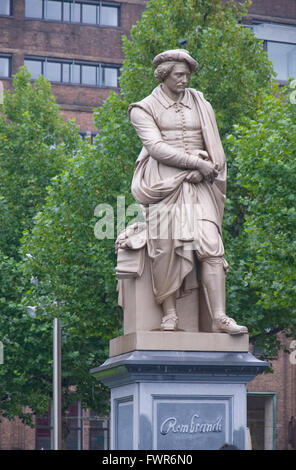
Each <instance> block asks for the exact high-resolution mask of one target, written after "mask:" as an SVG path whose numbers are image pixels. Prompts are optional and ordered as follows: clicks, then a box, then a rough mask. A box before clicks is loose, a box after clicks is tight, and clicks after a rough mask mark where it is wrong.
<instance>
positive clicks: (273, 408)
mask: <svg viewBox="0 0 296 470" xmlns="http://www.w3.org/2000/svg"><path fill="white" fill-rule="evenodd" d="M145 6H146V0H116V1H99V0H75V1H74V0H0V30H1V35H0V80H1V81H2V83H3V84H4V88H11V87H12V75H13V74H15V73H16V72H17V71H18V68H19V67H20V66H22V65H24V64H25V65H27V67H28V69H29V71H30V73H31V75H32V79H34V78H36V77H37V76H38V75H39V74H43V75H44V76H46V77H47V78H48V79H49V80H50V81H51V84H52V91H53V93H54V94H55V96H56V99H57V102H58V103H59V105H60V106H61V111H62V113H63V115H64V116H65V119H70V118H75V119H76V122H77V124H78V125H79V127H80V131H81V134H95V133H96V128H95V126H94V123H93V109H94V108H96V107H99V106H100V105H101V104H102V103H103V101H104V100H105V99H106V98H107V97H108V95H109V93H110V90H115V91H117V92H119V85H118V79H119V75H120V66H121V65H122V62H123V59H124V56H123V52H122V36H123V35H127V36H128V34H129V30H130V28H131V26H132V25H133V24H135V23H136V21H137V20H138V19H139V18H140V16H141V14H142V12H143V11H144V9H145ZM243 23H244V24H245V25H246V27H250V28H252V29H253V31H254V34H255V35H256V36H257V37H258V38H259V39H262V41H263V47H264V48H265V50H266V51H267V53H268V55H269V58H270V60H271V61H272V62H273V65H274V69H275V72H276V74H277V79H278V80H279V81H280V82H281V83H286V81H287V80H288V78H289V77H292V78H296V2H295V0H253V5H252V7H251V8H250V10H249V13H248V15H247V17H246V18H244V20H243ZM281 339H282V341H283V344H284V345H285V346H286V348H289V347H290V346H291V344H290V342H289V341H287V340H286V339H285V338H284V337H281ZM293 347H294V346H293ZM295 348H296V345H295ZM295 348H294V349H295ZM290 350H291V351H292V352H293V348H290ZM291 351H290V352H288V353H286V352H281V353H280V355H279V357H278V358H277V359H275V360H274V361H272V365H273V369H274V372H273V373H272V374H264V375H262V376H258V377H257V378H256V379H255V380H254V381H252V382H251V383H250V384H249V385H248V426H249V429H250V432H251V438H252V444H253V448H254V449H269V450H271V449H293V448H295V447H296V418H295V416H296V393H295V392H296V390H295V388H296V364H295V362H296V361H293V360H291V357H294V356H293V355H292V352H291ZM255 353H256V351H255ZM68 421H69V429H70V432H69V437H68V441H67V446H68V448H78V449H107V448H108V447H109V441H108V420H107V419H106V418H102V417H99V416H96V415H94V414H93V413H91V412H90V411H89V410H82V409H81V406H80V404H79V403H76V404H73V407H72V408H71V409H69V412H68ZM35 424H36V428H35V429H32V428H29V427H27V426H24V425H22V424H21V423H20V421H19V420H15V421H14V422H10V421H7V420H5V419H4V420H3V421H2V423H0V449H35V448H36V449H40V448H50V447H51V445H52V444H51V442H52V419H51V413H50V411H49V413H48V414H47V415H46V416H45V417H43V418H42V419H41V418H38V417H36V421H35Z"/></svg>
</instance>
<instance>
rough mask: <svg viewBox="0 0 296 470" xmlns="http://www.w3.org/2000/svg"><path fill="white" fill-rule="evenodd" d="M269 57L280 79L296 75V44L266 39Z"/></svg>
mask: <svg viewBox="0 0 296 470" xmlns="http://www.w3.org/2000/svg"><path fill="white" fill-rule="evenodd" d="M266 45H267V54H268V58H269V59H270V60H271V62H272V63H273V68H274V71H275V72H276V74H277V79H278V80H288V79H289V78H295V77H296V44H287V43H285V42H274V41H266Z"/></svg>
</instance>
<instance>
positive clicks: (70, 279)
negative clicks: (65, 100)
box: [0, 0, 273, 414]
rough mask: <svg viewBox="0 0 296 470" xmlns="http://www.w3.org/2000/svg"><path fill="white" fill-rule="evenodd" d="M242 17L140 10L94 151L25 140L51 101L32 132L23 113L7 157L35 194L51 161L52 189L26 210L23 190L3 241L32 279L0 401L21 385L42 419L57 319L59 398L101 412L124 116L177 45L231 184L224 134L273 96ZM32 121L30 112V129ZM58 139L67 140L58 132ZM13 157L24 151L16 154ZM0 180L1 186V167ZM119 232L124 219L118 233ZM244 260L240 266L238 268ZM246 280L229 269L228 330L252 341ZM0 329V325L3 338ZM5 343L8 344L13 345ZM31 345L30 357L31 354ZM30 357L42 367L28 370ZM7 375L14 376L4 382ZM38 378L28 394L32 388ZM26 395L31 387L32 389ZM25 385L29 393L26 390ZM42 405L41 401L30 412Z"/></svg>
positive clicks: (251, 299)
mask: <svg viewBox="0 0 296 470" xmlns="http://www.w3.org/2000/svg"><path fill="white" fill-rule="evenodd" d="M246 6H247V3H245V4H243V5H239V4H238V3H237V2H234V1H231V2H228V3H227V4H226V5H224V6H223V7H222V6H221V2H220V1H219V0H211V1H209V0H151V1H150V2H148V3H147V10H146V11H145V12H144V14H143V16H142V18H141V19H140V20H139V21H138V23H137V24H136V25H135V26H134V27H133V28H132V30H131V37H130V39H129V40H128V39H127V38H124V53H125V61H124V65H123V68H122V73H121V94H120V95H118V94H115V93H111V94H110V96H109V98H108V99H107V100H106V101H105V103H104V105H103V106H102V107H101V108H100V109H97V110H95V123H96V126H97V128H98V131H99V134H98V136H97V138H96V141H95V143H94V146H91V145H90V144H89V143H88V142H80V143H79V144H78V143H77V139H76V137H75V136H76V135H77V134H75V132H74V131H73V130H72V131H71V132H70V136H72V137H73V133H74V137H73V139H74V140H73V142H72V141H71V139H70V143H69V144H68V143H67V142H68V140H67V139H66V138H65V137H64V138H62V139H61V141H60V140H59V138H55V139H54V141H52V140H50V139H49V137H48V139H49V140H47V137H46V136H47V135H52V134H50V132H49V130H48V132H47V131H46V130H45V128H44V126H41V131H38V132H37V131H36V132H35V126H34V122H35V123H36V125H38V122H39V118H40V122H41V123H44V124H46V123H47V121H48V118H47V110H46V108H47V106H48V107H49V110H50V109H51V106H53V104H52V102H51V99H49V103H46V104H45V105H44V106H43V105H42V109H43V111H42V113H41V112H40V115H39V114H35V115H34V120H32V122H31V121H30V119H29V118H28V117H27V114H26V110H25V109H24V110H23V115H24V118H23V121H22V122H23V124H22V125H20V126H17V125H16V127H15V132H20V137H19V140H18V141H19V147H18V146H17V145H16V146H15V147H14V148H12V147H11V155H13V156H14V158H16V161H18V160H17V156H19V155H20V153H21V154H22V158H25V160H24V164H23V166H24V168H31V170H30V178H31V179H34V178H35V179H34V182H36V181H37V179H38V178H43V176H42V175H41V173H42V172H43V171H45V170H44V168H47V169H48V168H49V167H48V166H46V165H49V163H50V162H53V161H52V159H51V158H50V156H51V155H55V156H56V160H55V162H56V163H55V165H56V166H55V167H54V168H53V171H52V172H51V173H50V172H49V173H50V177H51V180H50V182H49V180H47V182H46V184H44V185H43V183H42V185H40V197H39V196H38V198H36V200H34V198H33V199H32V196H31V193H30V191H31V190H32V184H31V183H30V184H29V185H27V186H26V188H27V189H26V192H24V196H25V197H26V198H25V199H24V202H22V204H23V207H24V208H30V207H31V209H30V212H29V213H26V214H27V219H20V220H22V221H23V222H22V225H21V226H20V227H19V228H18V230H17V231H16V232H15V234H14V235H13V239H14V240H15V242H14V246H17V240H19V238H18V237H19V236H20V234H21V233H22V232H23V230H24V229H25V235H24V237H23V242H22V247H21V253H22V256H23V258H22V260H21V265H20V266H21V273H22V277H23V278H24V279H25V280H26V282H29V280H30V279H32V280H33V281H34V280H35V281H36V280H37V279H38V282H37V281H36V282H35V281H34V282H30V283H29V284H28V285H27V286H26V289H25V293H24V291H22V303H21V305H18V307H17V308H16V307H14V306H13V307H12V313H10V311H9V310H8V305H9V304H8V303H7V301H5V302H6V303H5V309H6V310H5V315H6V317H4V318H5V319H6V320H7V316H8V315H10V317H9V318H10V319H11V315H15V318H16V321H17V323H16V324H15V328H16V329H17V332H18V333H17V334H16V333H15V332H14V328H13V323H12V322H11V323H10V325H12V326H11V328H12V329H10V330H9V329H7V327H5V328H6V330H5V332H6V333H5V338H4V339H5V341H6V342H5V349H7V354H8V355H7V356H6V358H9V357H10V358H11V360H9V361H6V368H2V369H0V374H1V375H0V377H1V380H2V379H3V380H4V382H3V380H2V383H4V387H3V390H7V391H8V390H10V389H11V390H12V389H13V387H14V384H15V383H17V380H19V387H18V388H17V387H16V388H15V390H16V391H17V390H21V388H22V387H23V389H22V390H23V404H28V405H29V406H31V408H32V409H33V410H34V409H37V408H34V407H35V404H36V406H37V403H39V404H40V406H41V407H42V406H43V405H44V409H45V408H46V406H45V402H46V403H48V401H49V399H50V393H51V388H50V384H49V374H50V366H51V362H50V361H51V359H50V357H51V356H50V353H49V351H50V342H51V336H50V331H49V321H50V319H51V318H52V317H53V316H58V317H59V318H60V319H61V321H62V325H63V365H62V370H63V386H64V404H65V405H66V404H67V403H69V402H70V400H71V399H73V397H71V396H69V387H70V386H71V385H72V386H74V385H75V390H76V398H75V399H81V400H82V402H83V405H84V406H89V407H92V408H93V409H94V410H97V411H99V410H103V409H104V404H105V398H106V395H105V391H104V389H101V388H99V386H98V384H96V383H95V380H94V379H93V377H92V376H91V375H90V374H89V369H90V368H91V367H94V366H97V365H99V364H101V363H102V362H103V360H104V358H105V357H106V356H107V354H108V352H107V351H108V339H110V338H111V337H114V336H116V335H118V333H119V332H120V328H121V320H122V312H121V309H120V308H119V307H118V306H117V293H116V278H115V269H114V268H115V264H116V258H115V253H114V241H115V240H114V239H115V238H116V235H117V231H116V229H117V222H118V221H119V220H118V214H117V207H118V197H119V196H120V197H122V196H124V197H125V205H126V207H127V206H128V205H129V204H130V203H132V202H133V198H132V196H131V194H130V184H131V178H132V174H133V171H134V165H135V160H136V157H137V155H138V153H139V151H140V148H141V143H140V141H139V139H138V137H137V136H136V133H135V132H134V130H133V129H132V127H131V125H130V123H129V121H128V116H127V108H128V105H129V104H130V103H131V102H135V101H138V100H140V99H141V98H143V97H144V96H146V95H148V94H149V93H150V92H151V91H152V89H153V88H154V87H155V86H156V85H157V83H156V81H155V79H154V77H153V67H152V59H153V57H154V56H155V55H156V54H158V53H159V52H161V51H163V50H165V49H172V48H178V47H180V45H179V42H178V40H179V39H183V40H186V41H187V43H186V48H187V49H189V50H190V53H191V54H192V55H193V57H195V58H196V59H197V60H198V62H199V63H200V68H199V72H198V73H197V74H196V75H194V76H193V77H192V81H191V84H190V86H192V87H194V88H197V89H200V90H201V91H203V92H204V94H205V97H206V98H207V99H209V101H211V103H212V104H213V106H214V109H215V112H216V115H217V119H218V125H219V128H220V131H221V136H222V138H223V140H224V142H226V143H227V144H226V148H227V149H228V155H227V157H228V160H229V169H230V174H231V175H234V176H235V177H236V171H237V165H238V160H237V159H238V158H239V157H238V156H237V157H236V151H235V150H234V140H235V139H236V137H233V139H234V140H232V141H231V140H230V141H226V136H227V134H228V133H230V132H231V131H232V128H233V125H234V124H240V125H242V124H243V125H244V126H245V128H246V129H248V122H249V119H253V120H254V119H255V117H256V113H257V110H258V109H260V108H261V107H262V106H265V101H264V96H265V94H266V92H268V93H271V91H272V80H271V78H272V75H273V72H272V68H271V66H270V63H269V62H268V60H267V57H266V54H265V53H264V52H263V48H262V44H261V43H260V41H258V40H257V39H256V38H255V37H254V36H253V34H252V32H251V31H250V30H248V29H247V28H245V27H244V26H242V25H241V24H239V23H238V20H240V19H241V18H242V16H243V15H244V14H245V13H246ZM45 83H46V82H45ZM35 90H36V85H35ZM20 95H21V94H20ZM11 100H12V98H11ZM30 100H31V99H30ZM30 100H27V102H26V103H24V108H26V109H27V108H28V109H31V108H30V104H29V101H30ZM32 112H33V111H30V112H29V117H30V113H32ZM43 113H44V114H43ZM49 115H50V113H49ZM43 118H44V119H43ZM26 119H27V121H26ZM27 124H28V125H27ZM5 125H6V124H5ZM30 128H31V132H29V129H30ZM56 128H58V129H59V125H57V123H55V125H54V129H56ZM26 129H28V131H27V130H26ZM63 129H64V128H63ZM7 132H8V131H7ZM26 132H28V134H29V135H30V136H31V135H34V138H32V139H31V143H30V145H29V144H26V147H22V146H21V141H22V140H24V141H25V142H27V141H28V139H27V138H26V136H27V134H26ZM40 132H41V137H40ZM65 132H66V133H67V131H66V130H65ZM3 134H5V133H3ZM10 135H11V134H10ZM22 136H24V137H25V138H23V137H22ZM30 138H31V137H30ZM35 139H36V142H35ZM38 139H39V140H38ZM10 141H11V139H8V141H7V143H6V145H7V146H8V149H9V146H12V145H13V143H11V142H10ZM59 142H60V143H59ZM71 142H72V143H71ZM68 145H69V146H68ZM237 145H239V144H237ZM19 148H20V149H22V150H21V152H20V150H19ZM31 148H32V149H34V151H36V152H39V157H38V153H36V164H38V165H39V160H40V158H41V159H42V158H43V155H45V156H47V157H46V158H47V159H46V162H47V163H46V164H45V161H44V165H45V166H43V167H42V166H40V167H39V169H38V171H37V172H36V173H38V174H37V175H36V176H34V175H35V173H34V168H35V165H33V164H32V165H31V161H30V152H31ZM68 148H69V149H70V151H68ZM40 149H42V152H41V151H40ZM237 152H238V151H237ZM65 155H66V158H65V159H64V157H65ZM34 158H35V157H34ZM59 159H60V160H59ZM234 160H235V161H234ZM59 161H62V162H63V163H62V169H61V167H59V165H58V162H59ZM26 162H27V163H26ZM3 165H4V164H3ZM30 165H31V166H30ZM60 170H61V171H60ZM1 171H3V174H6V175H7V176H9V171H8V170H7V169H6V168H5V165H4V166H3V169H1ZM46 171H47V170H46ZM5 172H6V173H5ZM49 173H48V175H49ZM234 176H231V177H232V178H233V183H231V185H230V188H229V190H228V198H229V202H228V205H227V209H226V217H225V237H226V240H227V241H228V246H229V248H227V250H228V258H229V259H230V261H233V260H234V261H236V260H240V259H242V257H243V256H244V255H245V253H246V252H247V245H244V243H243V241H242V238H241V237H242V236H243V235H241V234H242V233H245V231H244V222H245V220H246V219H245V210H246V206H247V205H248V199H244V198H243V195H242V193H241V191H242V189H243V191H244V193H243V194H246V197H249V194H250V192H248V191H247V190H248V188H245V187H244V183H243V182H242V180H240V179H238V180H236V181H235V182H234ZM17 177H18V178H19V181H22V184H23V186H22V187H25V182H26V181H29V179H28V178H23V179H22V174H21V171H20V175H18V176H17ZM30 181H31V180H30ZM42 181H43V180H42ZM11 184H13V183H11ZM34 184H35V183H34ZM7 186H9V185H7ZM41 186H42V189H41ZM9 187H10V186H9ZM38 187H39V186H38ZM45 188H46V192H45ZM8 193H9V189H7V191H6V192H5V195H4V197H3V198H2V199H1V201H0V205H1V211H2V212H3V214H6V215H5V217H6V219H7V222H6V223H7V224H9V226H10V227H13V224H10V222H9V218H10V217H12V219H13V220H16V219H17V218H18V217H19V214H20V212H21V210H22V209H20V208H19V207H17V206H18V204H17V202H15V201H14V202H11V201H13V197H12V196H13V191H11V197H10V198H9V197H8ZM3 194H4V193H3ZM34 194H35V193H34ZM45 194H46V198H45V201H44V196H45ZM31 199H32V200H33V202H32V204H31V202H30V201H31ZM21 201H22V200H21V199H20V202H21ZM28 203H29V205H28ZM103 203H105V204H109V205H110V206H111V207H112V210H113V212H114V218H115V220H114V228H115V233H114V238H112V239H108V238H106V239H104V240H97V239H96V238H95V236H94V227H95V224H96V222H97V217H98V216H99V213H98V212H95V208H96V207H97V205H98V204H103ZM9 204H11V205H12V206H13V207H14V205H15V206H16V209H15V212H14V210H13V211H12V212H10V210H6V208H7V207H8V205H9ZM41 207H42V209H41ZM17 211H19V212H17ZM10 214H13V216H12V215H10ZM15 214H16V215H15ZM34 214H35V215H34ZM33 215H34V217H33V218H32V216H33ZM12 219H11V220H12ZM3 220H4V219H3ZM127 220H128V217H126V220H125V222H126V221H127ZM11 230H16V229H15V228H14V229H13V228H12V229H11ZM3 236H4V235H3ZM3 244H4V241H3ZM14 250H15V249H14ZM7 253H8V252H7ZM7 253H6V254H5V256H7ZM27 254H30V257H27V256H26V255H27ZM247 255H248V252H247ZM250 259H251V258H250V257H248V256H247V257H246V260H250ZM2 261H3V263H4V264H3V266H5V269H6V270H8V271H7V272H9V276H10V277H13V276H14V275H16V274H15V273H14V267H13V265H11V263H10V259H9V258H4V259H3V260H2ZM246 262H247V261H246ZM245 269H246V270H247V271H248V269H249V268H248V267H247V268H246V267H245V265H244V266H241V265H240V264H239V262H238V261H237V263H236V264H235V262H234V263H232V273H233V274H232V281H233V283H232V284H231V287H230V292H229V306H230V311H231V314H232V313H233V314H234V316H235V317H236V318H239V317H240V316H242V317H243V319H244V320H246V323H247V324H248V326H249V327H251V331H252V332H253V333H254V332H255V333H256V332H257V331H259V329H260V321H261V320H260V318H261V317H260V312H261V310H262V308H263V307H262V305H261V306H260V308H259V307H258V305H257V301H258V294H257V292H256V288H253V287H252V289H247V290H244V289H243V287H244V282H245V277H244V276H245ZM3 272H4V271H3ZM236 276H237V277H236ZM236 293H239V294H241V293H242V297H240V301H243V300H244V301H245V302H246V305H247V304H248V305H250V308H251V307H252V308H253V307H254V308H255V307H256V308H255V310H254V312H256V313H254V317H252V318H251V315H250V312H249V311H248V312H247V311H246V308H245V309H243V310H241V309H240V304H239V303H238V299H237V297H236ZM28 304H30V305H35V306H36V307H37V316H36V321H34V322H32V321H31V322H30V319H29V318H28V316H27V315H25V314H24V310H23V308H24V306H25V305H28ZM258 308H259V310H258ZM256 309H257V310H256ZM260 309H261V310H260ZM13 312H18V313H13ZM241 312H243V313H241ZM6 320H5V321H6ZM4 323H5V322H4V321H3V322H2V325H1V326H3V325H4ZM20 328H23V331H24V335H23V341H22V340H21V337H20V336H18V335H20V333H19V332H20ZM39 330H40V332H41V333H40V334H39ZM14 335H15V337H16V338H18V339H17V340H14ZM24 338H28V339H26V342H27V345H26V354H27V355H26V361H24V359H23V360H22V361H21V360H20V362H19V365H17V366H15V361H14V358H15V356H14V354H15V351H16V349H17V348H19V351H20V354H21V351H22V348H23V344H24V341H25V340H24ZM10 342H11V343H10ZM39 343H40V348H39V349H38V348H37V345H38V344H39ZM31 344H32V347H31V346H30V345H31ZM35 344H36V349H34V347H35V346H34V347H33V345H35ZM17 345H18V346H17ZM36 351H38V353H40V354H37V353H36ZM32 355H33V356H34V357H32ZM18 357H20V355H19V356H18ZM39 357H40V360H42V364H41V363H40V364H38V361H36V360H35V358H39ZM24 362H25V363H24ZM14 366H15V371H16V372H13V374H12V371H13V367H14ZM2 367H3V366H2ZM9 374H10V375H9ZM41 376H42V380H40V387H39V388H38V392H37V391H36V387H35V384H36V382H34V381H35V380H38V377H41ZM19 377H20V378H19ZM47 379H48V380H47ZM30 381H31V382H30ZM30 383H32V384H33V386H34V387H31V388H30V386H29V384H30ZM25 385H26V386H28V388H25V387H24V386H25ZM34 391H35V393H38V394H39V395H36V397H37V399H36V400H35V401H34V396H33V393H34ZM97 392H98V393H97ZM16 394H17V392H16ZM25 394H26V397H24V395H25ZM67 394H68V395H67ZM41 395H42V396H43V401H42V400H39V398H40V397H41ZM20 397H21V394H20V393H19V395H15V401H13V397H11V401H10V403H11V408H10V410H9V406H10V405H9V400H6V402H5V403H6V404H5V406H6V410H9V413H11V414H13V412H17V405H19V404H20ZM38 397H39V398H38ZM13 404H15V406H14V407H13ZM7 412H8V411H7Z"/></svg>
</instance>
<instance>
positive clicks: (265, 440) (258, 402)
mask: <svg viewBox="0 0 296 470" xmlns="http://www.w3.org/2000/svg"><path fill="white" fill-rule="evenodd" d="M247 423H248V424H247V426H248V428H249V430H250V434H251V441H252V449H253V450H273V449H275V444H276V394H275V393H260V392H258V393H256V392H249V393H248V395H247Z"/></svg>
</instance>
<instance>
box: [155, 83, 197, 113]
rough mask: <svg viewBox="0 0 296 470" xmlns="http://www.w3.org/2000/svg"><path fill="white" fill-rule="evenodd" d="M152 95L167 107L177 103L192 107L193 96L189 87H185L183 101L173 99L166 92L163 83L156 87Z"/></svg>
mask: <svg viewBox="0 0 296 470" xmlns="http://www.w3.org/2000/svg"><path fill="white" fill-rule="evenodd" d="M152 95H153V96H154V97H155V98H156V99H157V101H159V102H160V103H161V104H162V106H163V107H164V108H166V109H168V108H170V107H171V106H175V105H176V104H182V105H183V106H186V107H187V108H189V109H191V108H192V102H191V96H190V92H189V90H188V88H185V92H184V96H183V98H182V99H181V101H178V103H177V102H176V101H173V100H172V99H171V98H170V97H169V96H168V95H166V94H165V92H164V91H163V89H162V86H161V84H160V85H159V86H158V87H156V88H154V90H153V92H152Z"/></svg>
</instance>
